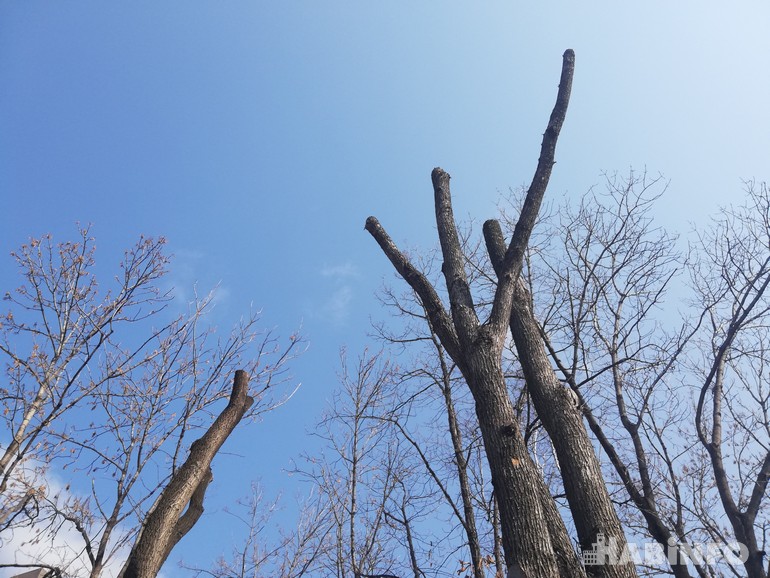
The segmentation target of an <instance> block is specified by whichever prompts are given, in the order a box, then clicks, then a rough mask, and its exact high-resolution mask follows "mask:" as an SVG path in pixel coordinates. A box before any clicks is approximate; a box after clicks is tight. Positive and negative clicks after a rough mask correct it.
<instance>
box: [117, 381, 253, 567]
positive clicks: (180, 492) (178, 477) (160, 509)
mask: <svg viewBox="0 0 770 578" xmlns="http://www.w3.org/2000/svg"><path fill="white" fill-rule="evenodd" d="M248 387H249V376H248V374H247V373H246V372H245V371H242V370H238V371H236V372H235V379H234V384H233V391H232V394H231V395H230V401H229V403H228V404H227V407H225V408H224V409H223V410H222V413H220V414H219V416H218V417H217V419H216V420H214V423H213V424H211V427H210V428H209V429H208V431H206V433H205V434H203V437H201V438H200V439H198V440H196V441H194V442H193V443H192V445H191V446H190V455H189V456H188V458H187V460H186V461H185V462H184V463H183V464H182V465H181V466H180V467H179V469H178V470H177V471H176V472H175V473H174V475H173V476H172V477H171V480H170V481H169V483H168V485H167V486H166V487H165V489H164V490H163V492H162V493H161V495H160V496H159V497H158V500H157V502H155V505H154V506H153V508H152V510H151V511H150V512H149V513H148V515H147V518H146V519H145V521H144V523H143V524H142V529H141V531H140V533H139V536H138V537H137V540H136V543H135V544H134V547H133V548H132V550H131V553H130V554H129V556H128V560H126V563H125V565H124V566H123V569H122V571H121V573H120V578H155V577H156V576H157V574H158V572H159V571H160V568H161V566H162V565H163V563H164V562H165V561H166V558H168V556H169V554H170V553H171V550H172V549H173V548H174V546H176V544H177V543H178V542H179V540H181V539H182V537H183V536H184V535H185V534H186V533H187V532H188V531H190V529H191V528H192V527H193V525H194V524H195V522H197V521H198V519H199V518H200V516H201V514H202V513H203V497H204V494H205V492H206V487H207V486H208V485H209V483H210V482H211V480H212V479H213V477H212V474H211V462H212V460H213V459H214V456H215V455H216V454H217V452H218V451H219V449H220V448H221V447H222V444H223V443H224V442H225V440H226V439H227V438H228V437H229V436H230V434H231V433H232V432H233V430H234V429H235V426H237V425H238V424H239V423H240V421H241V419H243V416H244V414H245V413H246V411H247V410H248V409H249V407H251V405H252V403H254V399H253V398H251V397H249V395H248ZM185 508H187V510H186V511H185V512H184V514H183V513H182V512H183V510H185Z"/></svg>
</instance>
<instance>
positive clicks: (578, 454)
mask: <svg viewBox="0 0 770 578" xmlns="http://www.w3.org/2000/svg"><path fill="white" fill-rule="evenodd" d="M484 237H485V239H486V243H487V249H488V251H489V255H490V258H491V260H492V264H493V266H494V268H495V270H496V271H497V272H498V273H502V266H503V258H504V255H505V242H504V241H503V233H502V231H501V229H500V225H499V223H498V222H497V221H495V220H491V221H487V222H486V223H485V224H484ZM529 303H530V296H529V292H528V290H527V288H526V286H525V284H524V281H523V280H521V279H519V280H518V282H517V286H516V291H515V292H514V295H513V305H512V307H511V318H510V327H511V334H512V336H513V341H514V344H515V345H516V351H517V353H518V356H519V362H520V363H521V367H522V370H523V372H524V379H525V380H526V382H527V391H528V392H529V394H530V396H531V398H532V403H533V405H534V406H535V411H536V412H537V415H538V417H539V418H540V420H541V421H542V423H543V426H544V427H545V429H546V431H547V432H548V435H549V436H550V438H551V442H552V443H553V447H554V449H555V451H556V457H557V459H558V462H559V469H560V471H561V477H562V480H563V483H564V490H565V493H566V495H567V501H568V502H569V507H570V512H571V513H572V519H573V521H574V523H575V529H576V530H577V533H578V539H579V541H580V545H581V547H582V548H583V549H584V550H591V549H593V545H594V544H598V540H599V538H600V535H601V537H603V538H604V539H606V540H614V543H616V544H617V545H618V549H619V552H624V551H625V547H626V539H625V535H624V533H623V527H622V526H621V524H620V520H619V519H618V516H617V513H616V512H615V507H614V506H613V504H612V500H611V499H610V495H609V493H608V492H607V486H606V484H605V482H604V477H603V476H602V472H601V466H600V465H599V460H598V459H597V457H596V454H595V452H594V449H593V444H592V443H591V439H590V438H589V437H588V432H587V431H586V428H585V426H584V425H583V419H582V413H581V411H580V408H579V406H578V404H577V403H575V401H576V399H577V398H576V396H575V395H574V394H573V393H572V390H570V389H569V388H567V387H564V386H562V385H561V384H560V383H559V380H558V378H557V377H556V373H555V372H554V370H553V367H552V366H551V363H550V361H549V358H548V353H547V352H546V349H545V345H544V343H543V340H542V337H541V335H540V327H539V325H538V324H537V321H536V320H535V316H534V313H533V312H532V309H531V307H530V305H529ZM614 562H615V560H612V563H605V564H600V565H594V566H588V567H587V568H586V570H587V572H588V574H589V575H591V576H597V577H602V578H631V577H633V576H636V570H635V568H634V566H633V564H631V563H630V562H628V563H625V564H615V563H614Z"/></svg>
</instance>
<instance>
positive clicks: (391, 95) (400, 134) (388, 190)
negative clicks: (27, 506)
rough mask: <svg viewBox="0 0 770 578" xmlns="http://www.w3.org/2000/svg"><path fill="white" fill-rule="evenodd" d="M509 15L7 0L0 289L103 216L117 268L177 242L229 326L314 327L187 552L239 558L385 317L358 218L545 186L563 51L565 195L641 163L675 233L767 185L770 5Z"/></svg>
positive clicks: (474, 210) (468, 210)
mask: <svg viewBox="0 0 770 578" xmlns="http://www.w3.org/2000/svg"><path fill="white" fill-rule="evenodd" d="M513 4H514V3H511V2H486V3H470V2H435V1H425V2H401V1H393V2H353V1H350V2H338V1H332V0H330V1H325V2H311V1H305V2H299V1H297V2H271V3H269V2H243V1H236V0H228V1H226V2H213V1H210V2H203V1H198V0H195V1H193V0H188V1H185V2H174V1H165V2H157V1H153V2H149V1H142V2H101V1H100V2H96V1H92V2H85V1H75V0H73V1H69V2H51V1H49V2H39V1H34V0H27V1H23V2H22V1H16V2H13V1H10V0H1V1H0V199H1V200H2V210H0V285H1V286H2V289H3V291H5V290H7V289H8V288H10V287H13V286H15V285H16V284H17V280H16V278H15V275H14V274H15V272H14V268H13V265H12V262H11V260H10V258H8V257H7V254H8V252H9V251H10V250H12V249H13V248H15V247H17V246H18V245H19V244H21V243H22V242H24V241H25V240H26V238H27V237H28V236H30V235H35V236H37V235H41V234H44V233H48V232H50V233H53V234H54V236H55V238H56V239H60V240H63V239H66V238H71V237H73V236H74V234H75V222H78V221H79V222H81V223H93V230H92V231H93V234H94V235H95V237H96V238H97V245H98V251H99V252H98V255H97V256H98V257H101V260H102V262H104V263H105V265H106V264H109V263H110V262H116V261H117V259H118V256H119V255H120V252H121V250H122V249H123V248H125V247H127V246H129V245H130V244H132V243H133V242H134V241H135V240H136V239H137V237H138V235H140V234H145V235H164V236H166V237H167V238H168V239H169V246H170V251H171V252H172V253H174V254H175V255H176V259H175V263H174V265H173V274H172V277H173V279H174V282H175V283H176V285H177V286H178V287H179V290H180V291H190V290H191V289H192V286H193V284H194V283H196V282H197V283H198V286H199V287H200V288H204V289H206V288H209V287H212V286H214V285H215V284H217V283H220V284H221V298H220V300H219V305H218V309H217V313H216V322H217V323H219V324H220V325H221V326H222V327H223V328H226V327H227V326H228V325H231V324H232V323H233V322H234V321H236V320H237V319H238V317H239V316H240V315H241V314H242V313H243V312H245V311H247V310H248V308H249V307H250V306H251V304H252V303H253V304H254V305H255V306H256V307H261V308H263V310H264V319H265V324H266V325H269V326H273V325H275V326H277V328H278V330H279V331H280V332H281V333H282V334H284V335H288V334H289V333H290V332H292V331H293V330H294V329H295V328H296V327H297V326H298V325H300V324H302V326H303V333H304V334H305V335H306V336H307V338H308V339H309V343H310V348H309V350H308V352H307V354H306V355H305V356H304V357H303V359H302V360H301V361H300V362H298V363H297V364H295V370H294V373H295V375H296V377H297V379H298V380H300V381H302V383H303V388H302V390H301V391H300V392H299V393H298V394H297V396H296V397H295V399H294V400H292V402H291V403H290V404H289V405H288V406H285V407H283V408H281V409H280V410H279V412H278V413H276V414H275V415H272V416H270V417H268V418H267V419H266V421H265V423H264V424H262V425H261V426H258V427H255V428H252V429H251V430H250V432H249V436H251V438H250V439H240V440H238V439H236V440H234V442H233V446H232V447H231V448H230V449H233V451H236V452H238V453H242V454H244V456H245V457H244V458H242V459H237V458H227V459H223V460H220V461H219V462H218V464H219V465H217V466H215V467H218V468H219V469H218V470H217V471H216V474H217V480H216V482H215V484H214V485H213V486H212V489H211V490H210V498H211V507H210V513H209V514H207V518H205V519H204V520H203V521H202V523H201V527H200V528H196V530H195V531H194V534H193V535H191V536H190V537H189V539H188V540H187V542H183V544H182V546H181V547H180V549H179V553H180V554H184V555H185V556H186V557H187V558H188V560H190V561H191V562H196V561H197V562H200V563H202V564H205V559H206V557H207V556H208V557H209V558H213V557H214V556H215V555H216V554H218V553H219V550H220V549H222V548H226V547H227V540H226V537H227V536H226V535H225V534H226V532H225V531H217V532H216V535H214V534H215V532H213V531H212V530H213V529H214V528H221V524H223V523H224V522H223V520H224V518H223V517H222V516H221V515H220V514H217V510H218V508H221V507H222V505H223V504H225V503H227V501H228V500H229V499H232V497H234V496H240V495H245V494H246V493H247V492H248V487H249V482H250V480H251V479H252V478H257V477H261V478H262V480H263V484H264V485H265V487H266V490H267V491H268V492H269V493H275V492H276V491H278V490H280V489H281V488H282V487H287V488H289V487H290V486H288V485H287V482H286V479H285V477H284V475H283V474H282V472H281V469H282V468H283V467H286V466H287V465H288V461H289V459H290V458H291V457H292V456H295V455H297V454H298V453H299V452H300V451H302V449H303V448H304V447H305V446H306V444H307V440H306V437H305V430H306V429H307V428H310V427H312V424H313V420H314V419H315V417H316V416H317V415H318V413H319V411H320V408H321V407H322V405H323V403H324V401H325V400H326V399H327V398H328V397H329V395H330V393H331V391H332V390H333V388H334V387H335V371H336V366H337V360H338V356H337V350H338V348H339V347H340V346H341V345H348V346H349V347H350V348H351V349H352V350H354V351H356V350H359V349H361V348H362V347H363V346H364V345H365V344H366V343H367V337H366V333H367V331H368V329H369V319H370V317H373V318H376V319H380V318H382V316H383V315H382V314H381V313H380V312H379V311H378V310H377V303H376V301H375V300H374V299H373V292H374V291H375V290H376V289H377V288H378V287H379V286H380V284H381V283H382V279H383V278H387V279H392V275H391V270H390V266H389V264H388V263H387V261H386V260H385V258H384V257H383V256H382V254H381V253H380V251H379V249H378V248H377V247H376V245H375V244H374V242H373V241H372V239H371V238H370V237H369V236H368V234H366V233H365V232H364V230H363V225H364V220H365V218H366V217H367V216H368V215H370V214H373V215H376V216H377V217H378V218H379V219H380V221H381V222H382V223H383V225H384V226H385V227H386V228H387V229H388V231H389V232H390V233H391V235H392V236H393V237H394V239H396V240H397V242H399V243H400V244H402V245H403V246H413V247H423V248H428V247H431V246H432V244H433V241H434V225H433V220H432V215H433V213H432V190H431V187H430V171H431V169H432V168H433V167H434V166H441V167H443V168H444V169H446V170H447V171H449V172H450V173H451V174H452V177H453V179H452V186H453V192H454V196H455V205H456V206H455V212H456V214H457V215H458V216H465V215H472V216H474V217H475V218H477V219H478V220H483V219H485V218H488V217H490V216H493V215H494V211H495V203H496V201H497V200H498V198H499V194H500V193H501V192H504V191H506V190H508V188H509V187H516V186H518V185H521V184H523V183H525V182H528V180H529V178H530V177H531V174H532V171H533V169H534V166H535V163H536V161H537V156H538V147H539V144H540V138H541V134H542V131H543V128H544V127H545V123H546V121H547V118H548V114H549V112H550V109H551V106H552V104H553V101H554V98H555V92H556V86H557V83H558V76H559V70H560V66H561V54H562V52H563V51H564V50H565V49H566V48H573V49H574V50H575V51H576V54H577V65H576V76H575V84H574V88H573V98H572V102H571V105H570V111H569V114H568V118H567V122H566V124H565V127H564V130H563V133H562V138H561V140H560V143H559V147H558V150H557V165H556V168H555V173H554V178H553V180H552V185H551V193H552V195H553V196H554V197H555V196H560V195H564V194H569V195H573V196H577V195H580V194H582V193H583V192H585V191H586V190H587V189H588V188H589V187H590V186H591V185H593V184H595V183H598V182H600V180H601V179H600V174H601V172H602V171H614V170H618V171H621V172H624V171H627V170H628V168H629V167H631V166H633V167H634V168H636V169H643V168H644V167H645V166H646V167H647V169H648V170H649V171H651V172H653V173H657V172H659V171H660V172H663V173H664V174H665V176H666V177H668V178H669V179H670V180H671V185H670V189H669V192H668V194H667V196H666V197H665V198H664V199H663V201H662V202H661V204H660V213H659V215H660V217H659V218H660V220H661V223H663V224H666V225H670V226H674V227H679V228H680V229H682V230H686V229H687V223H688V221H697V220H699V219H703V218H705V217H706V216H707V215H708V214H709V213H711V212H713V211H714V210H715V209H716V207H717V205H718V204H719V203H726V202H729V200H730V197H731V196H738V195H740V193H741V191H742V185H741V179H747V178H757V179H758V180H765V179H767V178H768V177H769V176H770V175H769V173H770V171H769V170H768V169H769V167H768V159H770V107H768V106H767V104H766V102H767V98H768V95H770V66H768V57H770V35H768V33H767V31H768V25H770V4H768V3H767V2H760V1H744V2H739V3H734V4H732V5H729V6H728V5H727V4H725V3H721V2H694V1H682V2H657V1H653V2H645V3H634V4H633V5H632V4H631V3H620V2H591V3H586V2H583V3H579V5H578V3H572V4H573V5H572V6H564V5H562V4H566V3H550V4H549V3H533V2H528V3H520V4H521V6H513ZM235 472H237V475H236V474H235ZM290 493H291V491H289V494H290ZM173 565H174V561H171V562H170V563H169V569H168V570H167V575H172V574H169V572H171V571H172V570H173Z"/></svg>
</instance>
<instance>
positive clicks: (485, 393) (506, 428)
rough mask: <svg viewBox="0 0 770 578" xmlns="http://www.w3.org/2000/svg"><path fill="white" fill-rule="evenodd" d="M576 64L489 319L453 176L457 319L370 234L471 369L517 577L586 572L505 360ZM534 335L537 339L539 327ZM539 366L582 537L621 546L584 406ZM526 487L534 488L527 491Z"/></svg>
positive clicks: (440, 206)
mask: <svg viewBox="0 0 770 578" xmlns="http://www.w3.org/2000/svg"><path fill="white" fill-rule="evenodd" d="M573 68H574V54H573V53H572V51H567V52H566V53H565V55H564V66H563V70H562V77H561V82H560V86H559V93H558V96H557V102H556V105H555V107H554V110H553V113H552V115H551V119H550V121H549V124H548V127H547V129H546V132H545V135H544V137H543V144H542V149H541V156H540V160H539V162H538V167H537V170H536V172H535V176H534V177H533V180H532V184H531V186H530V188H529V190H528V193H527V196H526V199H525V202H524V206H523V208H522V211H521V214H520V216H519V219H518V222H517V224H516V227H515V230H514V233H513V237H512V240H511V242H510V243H509V244H508V245H507V248H504V249H503V250H499V245H498V244H497V243H494V242H491V241H490V239H489V237H488V247H489V249H490V253H491V255H492V261H493V263H495V264H496V265H497V272H498V283H497V288H496V292H495V297H494V301H493V303H492V305H491V311H490V313H489V318H488V320H487V321H486V322H484V323H481V322H480V321H479V319H478V316H477V312H476V309H475V305H474V301H473V298H472V294H471V290H470V287H469V284H468V277H467V273H466V271H465V264H466V260H465V258H464V255H463V253H462V250H461V247H460V243H459V240H458V235H457V232H456V228H455V223H454V218H453V215H452V207H451V200H450V194H449V175H448V174H447V173H445V172H444V171H442V170H441V169H434V171H433V174H432V180H433V187H434V193H435V201H436V202H435V205H436V223H437V225H438V233H439V240H440V243H441V250H442V255H443V259H444V264H443V267H442V271H443V273H444V277H445V279H446V286H447V291H448V295H449V302H450V309H451V318H450V316H449V314H448V313H447V312H446V310H445V309H444V306H443V304H442V303H441V300H440V298H439V296H438V294H437V293H436V291H435V289H434V288H433V286H432V285H431V284H430V283H429V282H428V280H427V279H426V277H425V276H424V275H423V274H422V273H420V272H419V271H418V270H417V269H415V268H414V266H413V265H412V264H411V263H410V262H409V260H408V259H407V258H406V257H405V256H404V255H403V254H402V253H401V252H400V251H399V250H398V248H397V247H396V245H395V244H394V243H393V241H392V240H391V239H390V238H389V237H388V235H387V234H386V233H385V231H384V229H383V228H382V226H381V225H380V224H379V222H378V221H377V220H376V219H375V218H374V217H370V218H369V219H367V222H366V229H367V231H369V232H370V233H371V234H372V236H373V237H374V238H375V240H376V241H377V242H378V244H379V245H380V247H381V248H382V250H383V252H384V253H385V254H386V256H387V257H388V258H389V259H390V261H391V263H392V264H393V266H394V267H395V269H396V270H397V271H398V273H399V274H400V275H401V276H402V277H403V278H404V279H405V280H406V281H407V282H408V283H409V285H410V286H411V287H412V288H413V289H414V291H415V292H416V293H417V294H418V295H419V297H420V299H421V300H422V302H423V304H424V306H425V308H426V310H427V312H428V315H429V319H430V322H431V325H432V327H433V329H434V331H435V332H436V334H437V335H438V337H439V339H440V340H441V343H442V345H443V347H444V348H445V350H446V351H447V353H448V354H449V355H450V356H451V357H452V359H453V361H454V362H455V363H456V364H457V366H458V367H459V369H460V371H461V372H462V373H463V376H464V377H465V380H466V382H467V384H468V387H469V388H470V390H471V392H472V393H473V396H474V399H475V400H476V412H477V415H478V419H479V425H480V428H481V431H482V435H483V438H484V446H485V450H486V454H487V459H488V460H489V465H490V469H491V472H492V481H493V484H494V487H495V494H496V496H497V498H498V504H499V506H500V513H501V522H502V529H503V545H504V549H505V554H506V560H507V564H508V574H509V575H511V576H519V575H522V576H553V575H556V574H557V573H560V574H561V575H565V576H567V575H576V576H579V575H582V574H583V572H584V571H583V569H582V567H581V565H580V564H579V563H578V561H577V559H576V558H575V555H574V551H573V550H572V547H571V543H570V540H569V538H568V534H567V532H566V528H565V526H564V524H563V522H562V520H561V518H560V516H559V515H558V512H557V510H556V507H555V505H554V504H553V501H552V499H551V496H550V494H549V492H548V489H547V487H546V486H545V484H544V481H543V479H542V476H541V475H540V473H539V471H538V469H537V467H536V466H535V464H534V463H533V462H532V460H531V457H530V455H529V453H528V451H527V448H526V444H525V442H524V438H523V436H522V433H521V431H520V429H519V425H518V422H517V420H516V418H515V413H514V410H513V406H512V404H511V400H510V398H509V396H508V392H507V389H506V382H505V377H504V374H503V371H502V361H501V354H502V351H503V346H504V342H505V336H506V334H507V330H508V323H509V321H511V320H512V316H511V315H512V308H513V302H514V301H517V302H519V301H521V299H520V295H518V294H517V293H516V292H517V287H518V286H519V285H520V283H519V274H520V272H521V270H522V266H523V259H524V256H525V252H526V249H527V245H528V240H529V237H530V234H531V232H532V228H533V226H534V222H535V219H536V218H537V214H538V211H539V207H540V204H541V202H542V199H543V196H544V194H545V189H546V187H547V184H548V180H549V176H550V172H551V168H552V165H553V162H554V160H553V159H554V153H555V147H556V140H557V138H558V134H559V131H560V129H561V126H562V124H563V122H564V117H565V114H566V109H567V103H568V101H569V94H570V89H571V81H572V73H573ZM534 337H537V339H538V340H539V336H537V334H535V335H534V336H533V337H532V338H534ZM517 350H518V353H519V357H520V358H522V357H526V358H527V360H528V361H529V362H530V363H529V366H530V367H531V368H532V367H537V366H538V364H537V362H536V358H535V353H536V352H535V351H534V350H533V348H531V347H522V346H520V345H519V343H517ZM538 371H539V370H535V371H533V372H531V373H530V374H529V375H528V378H533V379H537V380H538V381H537V383H536V384H533V385H536V386H537V388H538V393H539V394H540V395H542V398H541V400H542V401H543V403H546V402H555V403H557V404H558V405H555V406H554V407H555V408H556V410H557V411H555V412H553V414H554V416H553V417H554V421H552V422H551V423H550V431H549V433H550V434H551V437H552V439H553V437H554V435H555V434H556V432H555V431H553V430H554V428H556V427H562V426H568V432H569V433H568V440H569V441H568V442H567V445H565V446H562V449H561V451H560V452H559V459H560V463H561V465H562V468H563V470H567V472H568V474H569V476H570V478H569V480H567V479H565V487H566V488H567V493H568V497H569V499H570V506H571V508H573V509H574V511H573V516H574V519H575V522H576V526H577V529H578V533H579V537H580V539H581V542H582V543H585V544H593V543H595V542H596V539H597V537H598V536H599V534H605V535H609V536H613V537H615V538H616V539H617V540H618V541H619V542H620V544H621V547H622V546H623V545H624V544H625V539H624V536H623V532H622V528H621V527H620V523H619V521H618V518H617V516H616V515H615V511H614V508H613V506H612V503H611V502H610V500H609V496H608V495H607V492H606V490H605V488H604V482H603V478H602V475H601V472H600V469H599V467H598V462H597V460H596V456H595V455H594V453H593V451H592V447H591V443H590V440H589V439H588V437H587V435H586V433H585V428H584V426H583V424H582V422H581V421H580V416H579V413H578V412H577V408H576V407H574V404H572V405H570V403H569V400H570V399H571V397H570V396H569V395H568V394H567V393H566V392H565V390H564V388H561V387H558V386H557V382H556V380H555V379H554V375H553V371H552V370H551V369H550V366H548V368H547V371H546V372H544V373H540V374H539V373H538ZM541 418H542V416H541ZM546 427H549V426H548V425H547V426H546ZM559 435H561V432H559ZM569 446H571V447H569ZM570 450H571V451H572V452H573V453H572V454H570ZM576 450H577V451H576ZM586 464H587V465H588V467H586ZM524 488H527V490H528V491H523V489H524ZM593 570H594V571H595V572H596V573H597V575H603V576H633V575H635V571H634V569H633V566H632V565H630V564H615V565H610V564H605V565H601V566H597V567H595V568H594V569H593Z"/></svg>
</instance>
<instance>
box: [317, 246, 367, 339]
mask: <svg viewBox="0 0 770 578" xmlns="http://www.w3.org/2000/svg"><path fill="white" fill-rule="evenodd" d="M320 274H321V277H324V278H326V279H328V280H329V281H330V282H331V284H332V287H331V294H329V295H328V297H326V299H325V301H324V302H323V304H322V306H321V308H320V311H321V314H322V315H323V317H324V318H326V319H327V320H329V321H331V322H332V323H336V324H341V323H344V322H345V321H347V319H348V317H349V315H350V309H351V305H352V303H353V297H354V290H353V283H352V281H353V280H354V279H355V278H356V277H358V276H359V273H358V270H357V269H356V267H355V266H354V265H353V264H352V263H350V262H349V261H347V262H345V263H339V264H333V265H330V264H326V265H324V266H323V267H322V268H321V270H320Z"/></svg>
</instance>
